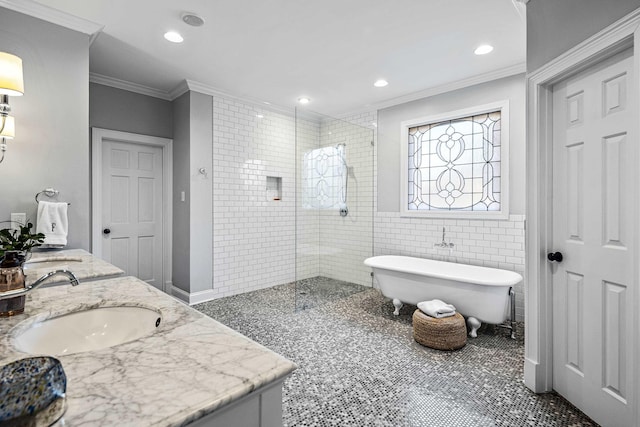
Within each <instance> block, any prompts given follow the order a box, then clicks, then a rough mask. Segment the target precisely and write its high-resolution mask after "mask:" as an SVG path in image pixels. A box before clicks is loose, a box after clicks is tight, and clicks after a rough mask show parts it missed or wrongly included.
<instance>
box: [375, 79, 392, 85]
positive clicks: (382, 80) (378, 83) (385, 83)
mask: <svg viewBox="0 0 640 427" xmlns="http://www.w3.org/2000/svg"><path fill="white" fill-rule="evenodd" d="M388 84H389V82H388V81H386V80H385V79H379V80H376V82H375V83H374V84H373V85H374V86H375V87H385V86H386V85H388Z"/></svg>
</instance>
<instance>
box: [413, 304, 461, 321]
mask: <svg viewBox="0 0 640 427" xmlns="http://www.w3.org/2000/svg"><path fill="white" fill-rule="evenodd" d="M418 308H419V309H420V311H422V312H423V313H424V314H426V315H427V316H431V317H435V318H437V319H440V318H441V317H449V316H453V315H455V314H456V308H455V307H454V306H453V305H451V304H447V303H446V302H444V301H441V300H439V299H434V300H431V301H422V302H419V303H418Z"/></svg>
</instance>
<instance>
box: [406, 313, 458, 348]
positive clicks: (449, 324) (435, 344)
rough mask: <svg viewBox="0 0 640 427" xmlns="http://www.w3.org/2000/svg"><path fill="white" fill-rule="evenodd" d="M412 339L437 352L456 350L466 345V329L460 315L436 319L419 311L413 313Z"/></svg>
mask: <svg viewBox="0 0 640 427" xmlns="http://www.w3.org/2000/svg"><path fill="white" fill-rule="evenodd" d="M413 338H414V339H415V340H416V341H417V342H418V343H420V344H422V345H424V346H427V347H429V348H435V349H437V350H457V349H459V348H462V347H464V346H465V344H466V343H467V327H466V325H465V323H464V317H462V315H460V313H456V314H455V316H450V317H443V318H440V319H436V318H435V317H430V316H427V315H426V314H424V313H423V312H422V311H420V310H416V311H414V312H413Z"/></svg>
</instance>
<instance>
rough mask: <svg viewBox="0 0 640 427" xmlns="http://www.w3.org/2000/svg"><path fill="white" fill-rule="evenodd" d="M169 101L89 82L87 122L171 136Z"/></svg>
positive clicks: (142, 132)
mask: <svg viewBox="0 0 640 427" xmlns="http://www.w3.org/2000/svg"><path fill="white" fill-rule="evenodd" d="M172 116H173V112H172V105H171V101H165V100H164V99H159V98H154V97H151V96H146V95H141V94H139V93H134V92H129V91H126V90H122V89H116V88H113V87H109V86H104V85H101V84H97V83H91V84H90V85H89V126H90V127H99V128H103V129H112V130H119V131H123V132H131V133H138V134H142V135H152V136H160V137H164V138H173V117H172Z"/></svg>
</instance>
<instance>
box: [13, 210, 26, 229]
mask: <svg viewBox="0 0 640 427" xmlns="http://www.w3.org/2000/svg"><path fill="white" fill-rule="evenodd" d="M26 223H27V214H26V213H24V212H22V213H13V212H12V213H11V229H12V230H19V229H20V226H24V225H25V224H26Z"/></svg>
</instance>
